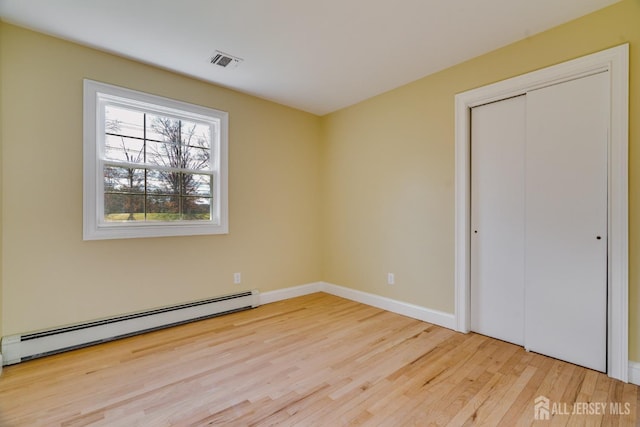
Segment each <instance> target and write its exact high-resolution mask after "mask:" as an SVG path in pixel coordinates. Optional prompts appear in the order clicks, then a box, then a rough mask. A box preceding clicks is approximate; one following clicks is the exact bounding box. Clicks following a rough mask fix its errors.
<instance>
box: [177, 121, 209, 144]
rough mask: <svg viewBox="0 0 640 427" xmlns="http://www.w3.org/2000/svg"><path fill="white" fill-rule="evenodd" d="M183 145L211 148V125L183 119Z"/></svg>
mask: <svg viewBox="0 0 640 427" xmlns="http://www.w3.org/2000/svg"><path fill="white" fill-rule="evenodd" d="M181 132H182V145H185V146H188V147H198V148H204V149H207V150H208V149H210V148H211V131H210V127H209V125H205V124H201V123H193V122H189V121H186V120H183V121H182V125H181Z"/></svg>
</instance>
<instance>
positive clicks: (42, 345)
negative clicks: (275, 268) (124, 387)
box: [0, 290, 260, 365]
mask: <svg viewBox="0 0 640 427" xmlns="http://www.w3.org/2000/svg"><path fill="white" fill-rule="evenodd" d="M258 305H260V295H259V292H258V291H257V290H252V291H246V292H240V293H236V294H232V295H224V296H220V297H216V298H210V299H206V300H200V301H193V302H189V303H184V304H178V305H174V306H169V307H163V308H158V309H154V310H148V311H144V312H139V313H133V314H127V315H124V316H117V317H112V318H108V319H103V320H97V321H93V322H86V323H81V324H77V325H70V326H65V327H61V328H56V329H51V330H46V331H40V332H34V333H28V334H24V335H9V336H5V337H2V341H1V343H0V353H1V354H2V356H3V359H4V360H3V362H2V363H3V364H4V365H12V364H15V363H20V362H24V361H27V360H31V359H35V358H38V357H43V356H49V355H52V354H56V353H61V352H64V351H69V350H75V349H78V348H82V347H88V346H90V345H95V344H100V343H103V342H107V341H113V340H116V339H120V338H126V337H130V336H133V335H138V334H142V333H145V332H151V331H155V330H158V329H164V328H168V327H171V326H177V325H181V324H184V323H189V322H195V321H197V320H203V319H208V318H211V317H216V316H221V315H223V314H229V313H234V312H237V311H242V310H248V309H250V308H254V307H257V306H258Z"/></svg>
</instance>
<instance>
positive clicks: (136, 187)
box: [104, 166, 144, 193]
mask: <svg viewBox="0 0 640 427" xmlns="http://www.w3.org/2000/svg"><path fill="white" fill-rule="evenodd" d="M104 191H105V193H107V192H117V193H144V169H133V168H122V167H116V166H105V168H104Z"/></svg>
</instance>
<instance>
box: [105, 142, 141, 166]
mask: <svg viewBox="0 0 640 427" xmlns="http://www.w3.org/2000/svg"><path fill="white" fill-rule="evenodd" d="M104 143H105V147H104V156H105V158H106V159H108V160H116V161H120V162H129V163H142V162H143V161H144V141H142V140H140V139H133V138H127V137H124V136H115V135H106V137H105V141H104Z"/></svg>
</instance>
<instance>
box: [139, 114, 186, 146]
mask: <svg viewBox="0 0 640 427" xmlns="http://www.w3.org/2000/svg"><path fill="white" fill-rule="evenodd" d="M180 128H181V123H180V120H178V119H172V118H170V117H163V116H158V115H156V114H147V139H151V140H155V141H170V142H175V143H179V142H180Z"/></svg>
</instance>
